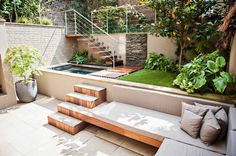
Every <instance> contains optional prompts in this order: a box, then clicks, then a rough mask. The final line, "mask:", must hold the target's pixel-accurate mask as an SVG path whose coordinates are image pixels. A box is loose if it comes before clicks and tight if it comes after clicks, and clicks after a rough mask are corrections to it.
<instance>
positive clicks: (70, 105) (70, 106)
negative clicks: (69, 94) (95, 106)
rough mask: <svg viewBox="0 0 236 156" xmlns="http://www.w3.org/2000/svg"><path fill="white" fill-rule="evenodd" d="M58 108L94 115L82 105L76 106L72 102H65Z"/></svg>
mask: <svg viewBox="0 0 236 156" xmlns="http://www.w3.org/2000/svg"><path fill="white" fill-rule="evenodd" d="M57 106H59V107H63V108H66V109H69V110H71V111H74V112H80V113H82V114H86V115H88V116H91V115H92V111H91V109H89V108H86V107H83V106H80V105H76V104H73V103H70V102H63V103H60V104H58V105H57Z"/></svg>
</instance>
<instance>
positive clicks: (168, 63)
mask: <svg viewBox="0 0 236 156" xmlns="http://www.w3.org/2000/svg"><path fill="white" fill-rule="evenodd" d="M144 67H145V69H151V70H160V71H165V72H167V71H170V72H176V66H175V64H174V63H173V60H172V59H171V58H170V57H168V56H164V55H162V54H156V53H154V52H152V53H150V54H149V55H148V59H147V60H146V61H145V64H144Z"/></svg>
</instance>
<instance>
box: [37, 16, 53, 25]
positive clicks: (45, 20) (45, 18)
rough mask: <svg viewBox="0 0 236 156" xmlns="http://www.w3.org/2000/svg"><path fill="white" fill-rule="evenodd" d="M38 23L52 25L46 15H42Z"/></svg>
mask: <svg viewBox="0 0 236 156" xmlns="http://www.w3.org/2000/svg"><path fill="white" fill-rule="evenodd" d="M40 23H41V24H43V25H52V20H51V19H49V18H47V17H43V18H42V19H41V20H40Z"/></svg>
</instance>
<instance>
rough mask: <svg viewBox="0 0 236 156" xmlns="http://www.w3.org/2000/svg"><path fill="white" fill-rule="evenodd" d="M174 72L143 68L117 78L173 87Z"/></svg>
mask: <svg viewBox="0 0 236 156" xmlns="http://www.w3.org/2000/svg"><path fill="white" fill-rule="evenodd" d="M176 76H177V75H176V74H174V73H169V72H163V71H158V70H148V69H143V70H140V71H137V72H134V73H132V74H129V75H126V76H123V77H120V78H118V79H119V80H124V81H130V82H138V83H145V84H151V85H157V86H164V87H174V86H173V81H174V79H175V78H176Z"/></svg>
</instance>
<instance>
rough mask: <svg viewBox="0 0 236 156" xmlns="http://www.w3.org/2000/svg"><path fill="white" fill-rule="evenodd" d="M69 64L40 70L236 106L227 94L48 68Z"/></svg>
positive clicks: (234, 101)
mask: <svg viewBox="0 0 236 156" xmlns="http://www.w3.org/2000/svg"><path fill="white" fill-rule="evenodd" d="M67 64H70V63H62V64H57V65H53V66H47V67H42V68H39V70H40V71H42V72H47V73H54V74H58V75H66V76H70V77H78V78H83V79H89V80H95V81H100V82H106V83H109V84H114V85H123V86H128V87H135V88H140V89H147V90H152V91H157V92H164V93H171V94H175V95H180V96H188V97H192V98H202V99H206V100H212V101H217V102H223V103H228V104H231V105H232V104H233V105H235V106H236V98H235V97H229V96H226V95H217V94H210V93H208V94H205V95H200V94H196V93H195V94H188V93H187V92H185V91H182V90H180V89H177V88H170V87H164V86H156V85H150V84H143V83H137V82H129V81H124V80H118V79H111V78H104V77H98V76H93V75H89V74H88V75H83V74H76V73H68V72H63V71H56V70H52V69H48V68H52V67H57V66H61V65H67ZM209 96H213V97H209Z"/></svg>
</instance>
